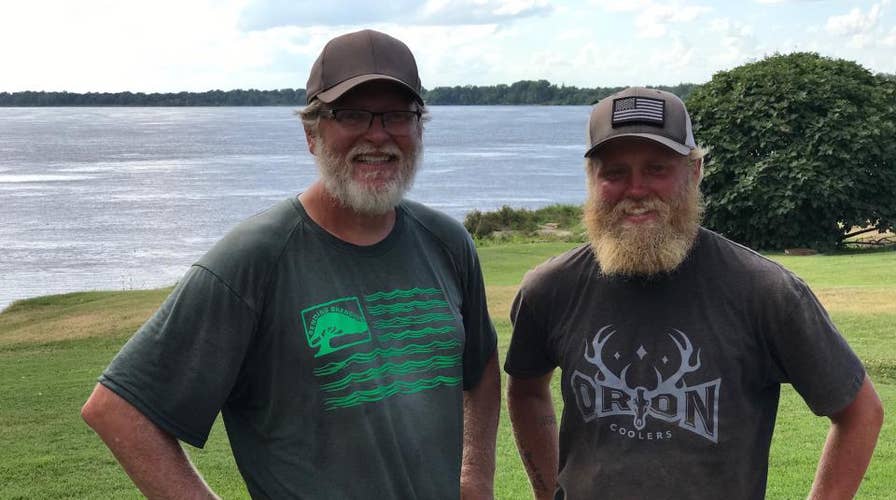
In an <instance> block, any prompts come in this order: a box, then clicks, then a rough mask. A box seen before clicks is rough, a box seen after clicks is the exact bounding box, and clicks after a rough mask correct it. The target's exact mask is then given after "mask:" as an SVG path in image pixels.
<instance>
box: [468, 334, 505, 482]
mask: <svg viewBox="0 0 896 500" xmlns="http://www.w3.org/2000/svg"><path fill="white" fill-rule="evenodd" d="M500 411H501V376H500V373H499V372H498V350H497V349H495V352H494V353H493V354H492V357H491V359H489V361H488V363H486V365H485V369H484V370H483V372H482V378H480V379H479V384H477V385H476V387H473V388H472V389H470V390H467V391H464V454H463V462H462V466H461V471H460V492H461V498H464V499H479V498H486V499H489V498H494V483H495V439H496V438H497V435H498V414H499V413H500Z"/></svg>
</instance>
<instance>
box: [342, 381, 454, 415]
mask: <svg viewBox="0 0 896 500" xmlns="http://www.w3.org/2000/svg"><path fill="white" fill-rule="evenodd" d="M461 381H462V377H445V376H441V375H439V376H437V377H432V378H428V379H420V380H415V381H413V382H405V381H403V380H398V381H396V382H393V383H391V384H389V385H384V386H382V387H377V388H375V389H370V390H365V391H357V392H353V393H351V394H349V395H348V396H344V397H340V398H327V399H326V400H324V406H325V408H326V409H327V410H335V409H337V408H349V407H352V406H358V405H360V404H364V403H373V402H376V401H381V400H383V399H385V398H388V397H391V396H395V395H397V394H414V393H417V392H420V391H426V390H430V389H435V388H436V387H439V386H443V385H444V386H455V385H460V383H461Z"/></svg>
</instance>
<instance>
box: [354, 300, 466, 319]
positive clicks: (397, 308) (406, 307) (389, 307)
mask: <svg viewBox="0 0 896 500" xmlns="http://www.w3.org/2000/svg"><path fill="white" fill-rule="evenodd" d="M440 307H441V308H445V309H447V308H448V303H447V302H445V301H444V300H413V301H411V302H398V303H396V304H386V305H381V306H369V307H368V308H367V312H369V313H370V314H373V315H374V316H380V315H383V314H395V313H405V312H410V311H413V310H415V309H422V310H427V309H436V308H440Z"/></svg>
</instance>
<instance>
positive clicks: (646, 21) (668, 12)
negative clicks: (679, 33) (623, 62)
mask: <svg viewBox="0 0 896 500" xmlns="http://www.w3.org/2000/svg"><path fill="white" fill-rule="evenodd" d="M591 3H592V4H593V5H596V6H598V7H602V8H603V9H605V10H607V11H608V12H624V13H632V14H633V15H634V17H635V19H634V25H635V28H637V32H636V34H637V36H639V37H641V38H661V37H663V36H666V35H667V34H668V33H669V27H670V25H674V24H681V23H688V22H691V21H694V20H696V19H697V18H698V17H699V16H700V15H701V14H704V13H707V12H710V11H711V10H712V9H711V8H710V7H706V6H702V5H694V4H687V3H684V2H678V1H676V2H658V1H655V0H628V1H626V0H592V2H591Z"/></svg>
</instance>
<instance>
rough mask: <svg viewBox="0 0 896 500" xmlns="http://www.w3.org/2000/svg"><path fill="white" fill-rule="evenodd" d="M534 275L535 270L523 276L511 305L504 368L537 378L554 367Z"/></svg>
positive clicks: (523, 376) (519, 374)
mask: <svg viewBox="0 0 896 500" xmlns="http://www.w3.org/2000/svg"><path fill="white" fill-rule="evenodd" d="M533 274H534V271H533V272H530V273H529V274H527V275H526V277H525V278H524V279H523V283H522V285H520V289H519V292H517V294H516V297H514V299H513V304H512V305H511V306H510V323H511V324H512V325H513V333H512V334H511V337H510V348H509V349H508V350H507V359H506V360H505V363H504V371H505V372H507V373H508V374H510V375H512V376H514V377H519V378H532V377H538V376H541V375H544V374H545V373H547V372H549V371H551V370H553V369H554V368H556V366H557V363H556V362H555V361H554V360H553V359H552V358H551V357H550V356H549V354H548V349H547V337H548V331H547V329H546V328H545V327H544V324H545V317H544V316H543V315H542V314H540V313H539V312H538V309H537V308H538V307H539V306H543V304H541V302H540V301H539V299H538V293H537V291H538V290H537V289H538V287H537V286H536V283H534V282H535V281H536V280H534V279H533Z"/></svg>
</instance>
